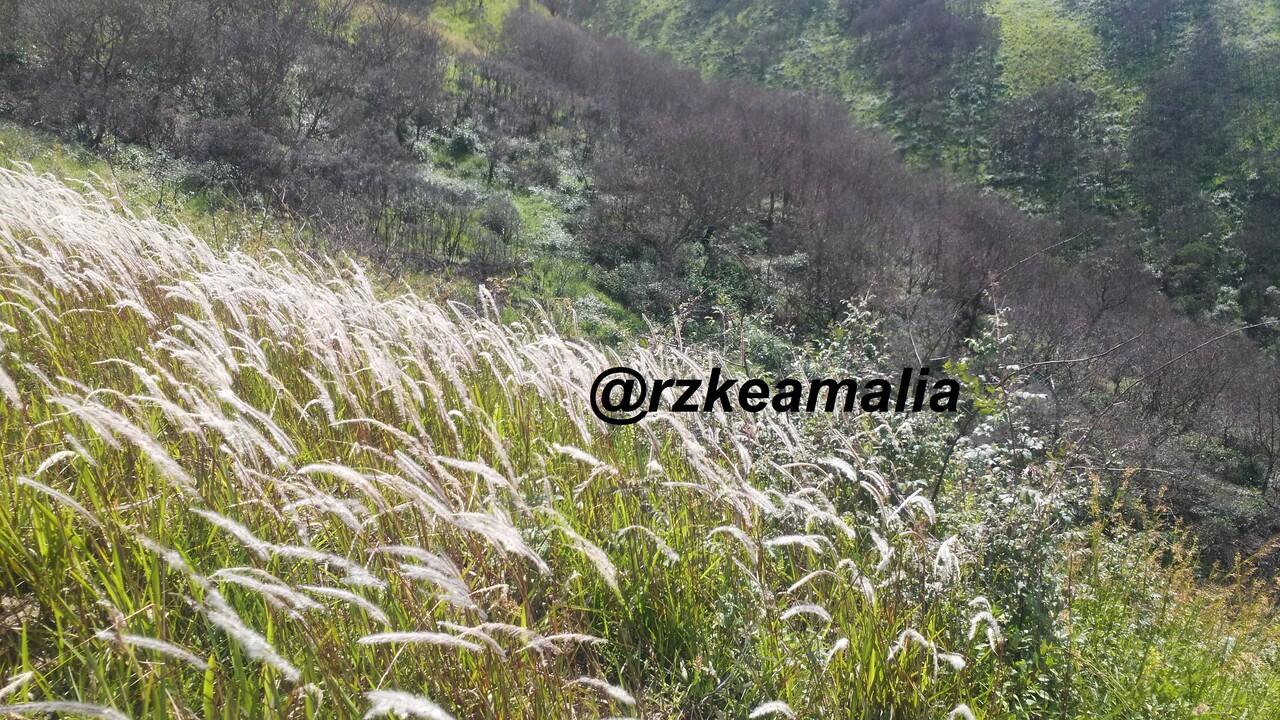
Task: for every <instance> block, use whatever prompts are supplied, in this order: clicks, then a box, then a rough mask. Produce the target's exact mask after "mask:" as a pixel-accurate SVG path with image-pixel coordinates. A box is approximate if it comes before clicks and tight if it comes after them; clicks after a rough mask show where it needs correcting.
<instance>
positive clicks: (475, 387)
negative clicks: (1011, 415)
mask: <svg viewBox="0 0 1280 720" xmlns="http://www.w3.org/2000/svg"><path fill="white" fill-rule="evenodd" d="M0 238H2V240H0V264H2V266H3V274H2V277H3V278H4V280H3V283H0V343H3V346H2V347H3V350H2V352H3V354H2V355H0V390H2V392H0V397H2V398H3V399H2V400H0V402H3V407H4V412H3V413H0V451H2V453H3V454H2V457H3V464H2V465H0V468H3V469H2V470H0V485H2V486H3V491H4V493H5V494H6V495H7V496H8V497H11V498H14V499H15V500H17V502H14V503H11V504H7V505H5V506H4V507H2V508H0V550H2V552H0V557H3V559H4V562H3V565H2V566H0V587H2V588H3V598H0V601H2V602H3V608H4V615H3V628H4V630H3V631H2V632H3V634H2V635H0V678H3V679H4V686H3V689H2V690H0V712H5V713H10V714H17V715H19V716H22V715H33V714H39V713H42V712H49V711H52V712H63V713H65V714H69V715H74V714H87V715H94V716H100V717H112V718H115V717H120V716H126V717H133V718H162V717H188V716H192V715H200V716H204V717H227V718H232V717H262V716H268V715H270V716H278V717H309V718H310V717H358V716H361V715H363V716H364V717H383V716H392V715H395V716H399V717H426V718H442V717H495V718H496V717H502V718H507V717H513V718H514V717H538V718H551V717H563V718H569V717H575V718H581V717H604V716H611V715H613V716H616V715H620V714H621V715H628V716H635V717H677V716H680V717H689V716H694V717H744V716H746V715H748V714H751V715H752V716H753V717H767V716H774V717H791V716H796V717H887V716H889V715H890V714H892V716H893V717H899V718H901V717H943V716H946V715H948V714H950V715H951V716H952V717H969V716H970V715H972V716H974V717H983V718H988V717H1028V716H1030V717H1043V716H1045V715H1047V714H1052V715H1058V714H1063V715H1070V716H1076V715H1088V716H1090V717H1191V716H1193V715H1194V716H1208V717H1259V718H1261V717H1270V716H1272V715H1273V714H1274V713H1275V712H1277V706H1276V705H1275V702H1276V698H1277V697H1280V668H1278V667H1277V665H1276V662H1277V657H1278V655H1277V649H1278V648H1280V637H1277V635H1276V627H1277V626H1276V625H1275V623H1274V615H1273V610H1272V608H1271V606H1270V605H1269V604H1268V603H1266V601H1265V600H1264V599H1263V596H1262V595H1259V594H1257V591H1256V590H1254V589H1253V585H1252V583H1251V582H1250V581H1249V580H1248V579H1247V577H1245V576H1240V575H1237V576H1233V577H1231V578H1226V580H1228V581H1229V583H1230V584H1229V585H1227V586H1223V587H1221V588H1215V587H1207V586H1204V585H1202V584H1200V582H1199V581H1196V580H1194V579H1193V576H1192V574H1191V573H1190V571H1189V567H1190V559H1189V558H1190V556H1189V555H1188V553H1187V551H1186V550H1183V549H1179V548H1180V546H1179V545H1178V544H1177V536H1176V535H1173V536H1170V535H1167V534H1165V533H1161V532H1158V531H1153V530H1142V531H1138V530H1125V529H1124V524H1123V523H1122V522H1120V521H1119V519H1118V517H1110V513H1112V512H1113V511H1115V510H1117V509H1118V508H1119V507H1121V506H1122V504H1123V502H1124V500H1123V497H1124V494H1123V490H1122V489H1119V488H1111V489H1105V488H1103V487H1100V486H1098V485H1097V484H1096V483H1095V484H1094V485H1093V491H1092V492H1090V491H1089V480H1088V478H1086V477H1074V476H1069V475H1060V474H1059V473H1058V472H1057V471H1051V470H1049V469H1047V468H1046V469H1036V468H1028V469H1027V471H1026V472H1018V473H1014V472H1010V471H1008V470H1002V469H1000V468H1005V467H1011V466H1010V465H1008V464H1007V463H1005V462H1003V461H1001V460H1000V458H1001V457H1003V456H1005V455H1011V456H1016V455H1019V454H1021V453H1024V452H1025V450H1024V449H1021V448H1019V447H1016V446H1000V445H992V444H986V445H970V444H969V443H968V442H965V443H963V444H962V447H961V448H960V449H961V451H962V452H961V455H960V457H958V458H957V460H956V461H955V462H954V463H952V464H951V465H950V466H949V470H947V474H946V478H947V486H948V487H954V488H956V489H957V490H958V489H960V488H963V493H957V494H954V495H953V494H951V492H945V493H944V494H943V495H942V497H941V498H940V499H941V500H943V501H944V504H942V505H941V506H940V507H938V508H935V507H934V505H933V504H932V503H930V502H929V501H928V500H927V499H926V497H925V495H924V494H922V493H923V491H925V490H927V487H928V485H929V484H930V482H931V480H932V478H933V476H934V473H935V472H937V471H938V463H939V462H940V455H941V452H942V449H943V447H944V446H945V445H946V442H947V439H948V436H949V431H948V426H949V423H948V422H947V421H944V420H939V419H931V418H926V417H920V418H913V419H909V420H902V419H892V420H888V421H886V420H880V419H877V418H876V416H846V417H842V416H837V417H835V418H821V417H814V418H805V417H798V418H788V417H787V416H778V417H776V418H764V417H743V416H741V415H738V414H721V413H716V414H708V415H698V416H688V415H683V416H682V415H667V414H660V415H658V416H655V417H654V419H653V420H651V421H649V422H646V423H644V424H641V425H638V426H634V427H631V428H626V429H617V428H613V429H611V428H609V427H608V426H605V425H603V424H601V423H600V422H599V421H597V420H595V419H594V418H593V417H592V416H591V415H590V414H589V413H588V412H587V410H586V407H585V398H584V388H585V387H587V386H588V385H589V383H590V381H591V379H592V377H593V375H594V374H595V372H597V370H598V369H600V368H603V367H605V366H608V365H612V364H616V363H617V362H618V360H619V356H618V355H616V354H615V353H613V352H611V351H605V350H602V349H599V348H596V347H593V346H591V345H588V344H583V343H576V342H570V341H567V340H564V339H562V338H560V337H558V336H557V335H555V334H553V333H550V332H548V331H547V330H546V329H544V327H543V326H542V325H541V324H540V323H539V322H538V321H537V319H536V318H531V319H530V320H529V321H526V322H524V323H522V324H516V325H504V324H500V323H498V322H496V321H495V320H494V318H495V315H496V312H497V310H496V308H494V307H493V306H492V305H491V304H489V302H488V301H487V300H484V299H483V298H484V297H485V296H482V304H481V305H480V306H479V307H476V308H471V307H464V306H461V305H451V306H442V305H437V304H434V303H432V302H431V301H429V300H426V299H423V298H419V297H416V296H410V295H395V294H388V293H387V291H386V290H384V289H380V288H378V287H375V286H374V284H372V283H371V281H370V280H369V279H368V276H367V275H366V273H365V272H364V270H363V269H362V268H361V267H359V266H358V265H355V264H351V263H348V262H345V261H342V260H328V259H318V260H316V261H301V260H299V261H290V260H287V259H285V258H284V257H283V256H282V255H280V254H279V253H274V252H268V253H266V254H264V255H262V256H261V257H255V256H254V255H252V254H245V253H242V252H230V253H218V252H215V251H213V250H211V249H210V248H209V246H208V245H207V244H206V243H204V242H203V241H202V240H200V239H198V238H196V237H195V236H193V235H191V234H190V233H188V232H186V231H182V230H177V229H174V228H172V227H169V226H166V225H163V224H160V223H158V222H155V221H152V220H145V219H134V218H131V217H128V216H124V215H121V214H120V213H119V211H117V210H114V209H112V208H111V207H109V204H108V203H107V202H106V201H105V200H103V199H102V198H100V197H94V196H90V197H88V198H87V199H86V198H85V197H83V196H81V195H80V194H78V193H76V192H74V191H72V190H69V189H67V188H66V187H64V186H62V185H60V184H59V183H58V182H56V181H54V180H52V179H48V178H38V177H35V176H33V175H25V174H16V173H13V172H10V171H4V172H2V173H0ZM867 333H868V327H867V325H866V319H865V316H862V315H859V314H857V313H855V314H853V315H851V316H850V317H849V318H848V319H847V320H846V321H845V322H844V323H843V324H842V326H841V328H840V329H838V331H836V332H834V333H833V337H834V338H836V339H835V340H833V341H832V342H834V343H836V344H835V345H829V346H822V347H815V348H814V349H813V352H812V354H807V355H806V356H805V359H804V360H803V364H802V366H800V367H798V368H797V371H805V370H807V371H809V372H813V373H821V372H828V373H831V372H848V373H859V372H866V371H868V370H871V369H874V368H875V367H876V363H875V361H874V359H873V358H874V355H871V356H869V355H868V354H867V351H868V348H869V347H871V346H870V345H868V341H869V340H870V338H871V337H872V336H870V335H868V334H867ZM651 348H652V349H649V350H643V349H639V348H633V349H629V350H626V351H624V353H623V354H622V359H625V361H626V362H628V363H629V364H631V365H633V366H635V367H638V368H642V369H644V370H645V371H646V372H649V373H652V374H654V375H658V376H663V375H671V374H678V373H680V372H682V371H687V369H688V368H691V367H692V368H696V367H702V366H704V365H705V364H708V363H711V362H714V357H713V356H708V355H706V354H705V353H704V352H703V351H700V350H698V349H697V348H682V347H679V346H678V345H675V344H672V342H671V341H670V339H663V338H653V339H652V343H651ZM851 348H862V350H861V351H860V352H858V353H851V352H850V349H851ZM856 357H863V358H868V359H867V360H863V361H861V364H856V365H849V364H848V363H849V362H850V358H856ZM832 362H836V363H838V364H836V365H832V364H831V363H832ZM1009 401H1010V402H1015V403H1016V400H1015V399H1013V398H1010V399H1009ZM991 420H992V422H1004V420H1002V419H1001V418H1000V417H995V416H993V417H992V418H991ZM905 438H911V439H912V440H911V442H909V443H904V442H903V440H904V439H905ZM961 498H963V500H961ZM1091 518H1092V519H1091ZM1171 542H1172V543H1174V544H1172V545H1171V544H1170V543H1171ZM69 703H87V704H89V705H80V704H74V705H73V704H69Z"/></svg>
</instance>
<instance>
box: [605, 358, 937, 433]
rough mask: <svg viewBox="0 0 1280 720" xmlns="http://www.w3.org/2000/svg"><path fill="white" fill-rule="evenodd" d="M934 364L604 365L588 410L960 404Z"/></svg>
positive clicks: (636, 415) (626, 415)
mask: <svg viewBox="0 0 1280 720" xmlns="http://www.w3.org/2000/svg"><path fill="white" fill-rule="evenodd" d="M929 373H930V371H929V368H927V367H922V368H903V370H902V375H901V376H900V377H899V378H898V379H897V380H896V381H891V380H888V379H886V378H883V377H875V378H866V379H863V380H859V379H857V378H810V379H806V380H798V379H795V378H778V379H774V380H772V381H769V380H762V379H759V378H751V379H742V378H735V377H726V376H725V375H724V373H723V371H722V370H721V369H720V368H718V367H713V368H711V372H710V373H709V375H708V376H707V377H705V378H647V377H645V376H644V375H643V374H641V373H640V372H639V371H637V370H635V369H633V368H629V367H613V368H609V369H608V370H605V371H604V372H601V373H600V374H599V375H597V376H596V379H595V382H593V383H592V384H591V394H590V397H591V410H592V412H594V413H595V415H596V417H598V418H600V419H601V420H603V421H605V422H607V423H610V424H612V425H630V424H631V423H634V422H639V421H640V420H642V419H643V418H644V417H645V416H646V415H648V414H649V413H651V412H656V411H658V410H666V411H669V412H712V411H714V410H715V409H716V408H719V409H721V410H723V411H725V412H735V411H739V410H740V411H742V412H748V413H758V412H777V413H787V412H808V413H813V412H828V413H831V412H856V411H858V410H861V411H862V412H921V411H925V410H927V411H931V412H955V411H956V409H957V407H958V406H959V403H960V387H961V386H960V383H959V381H957V380H953V379H951V378H934V377H931V376H930V374H929Z"/></svg>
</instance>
